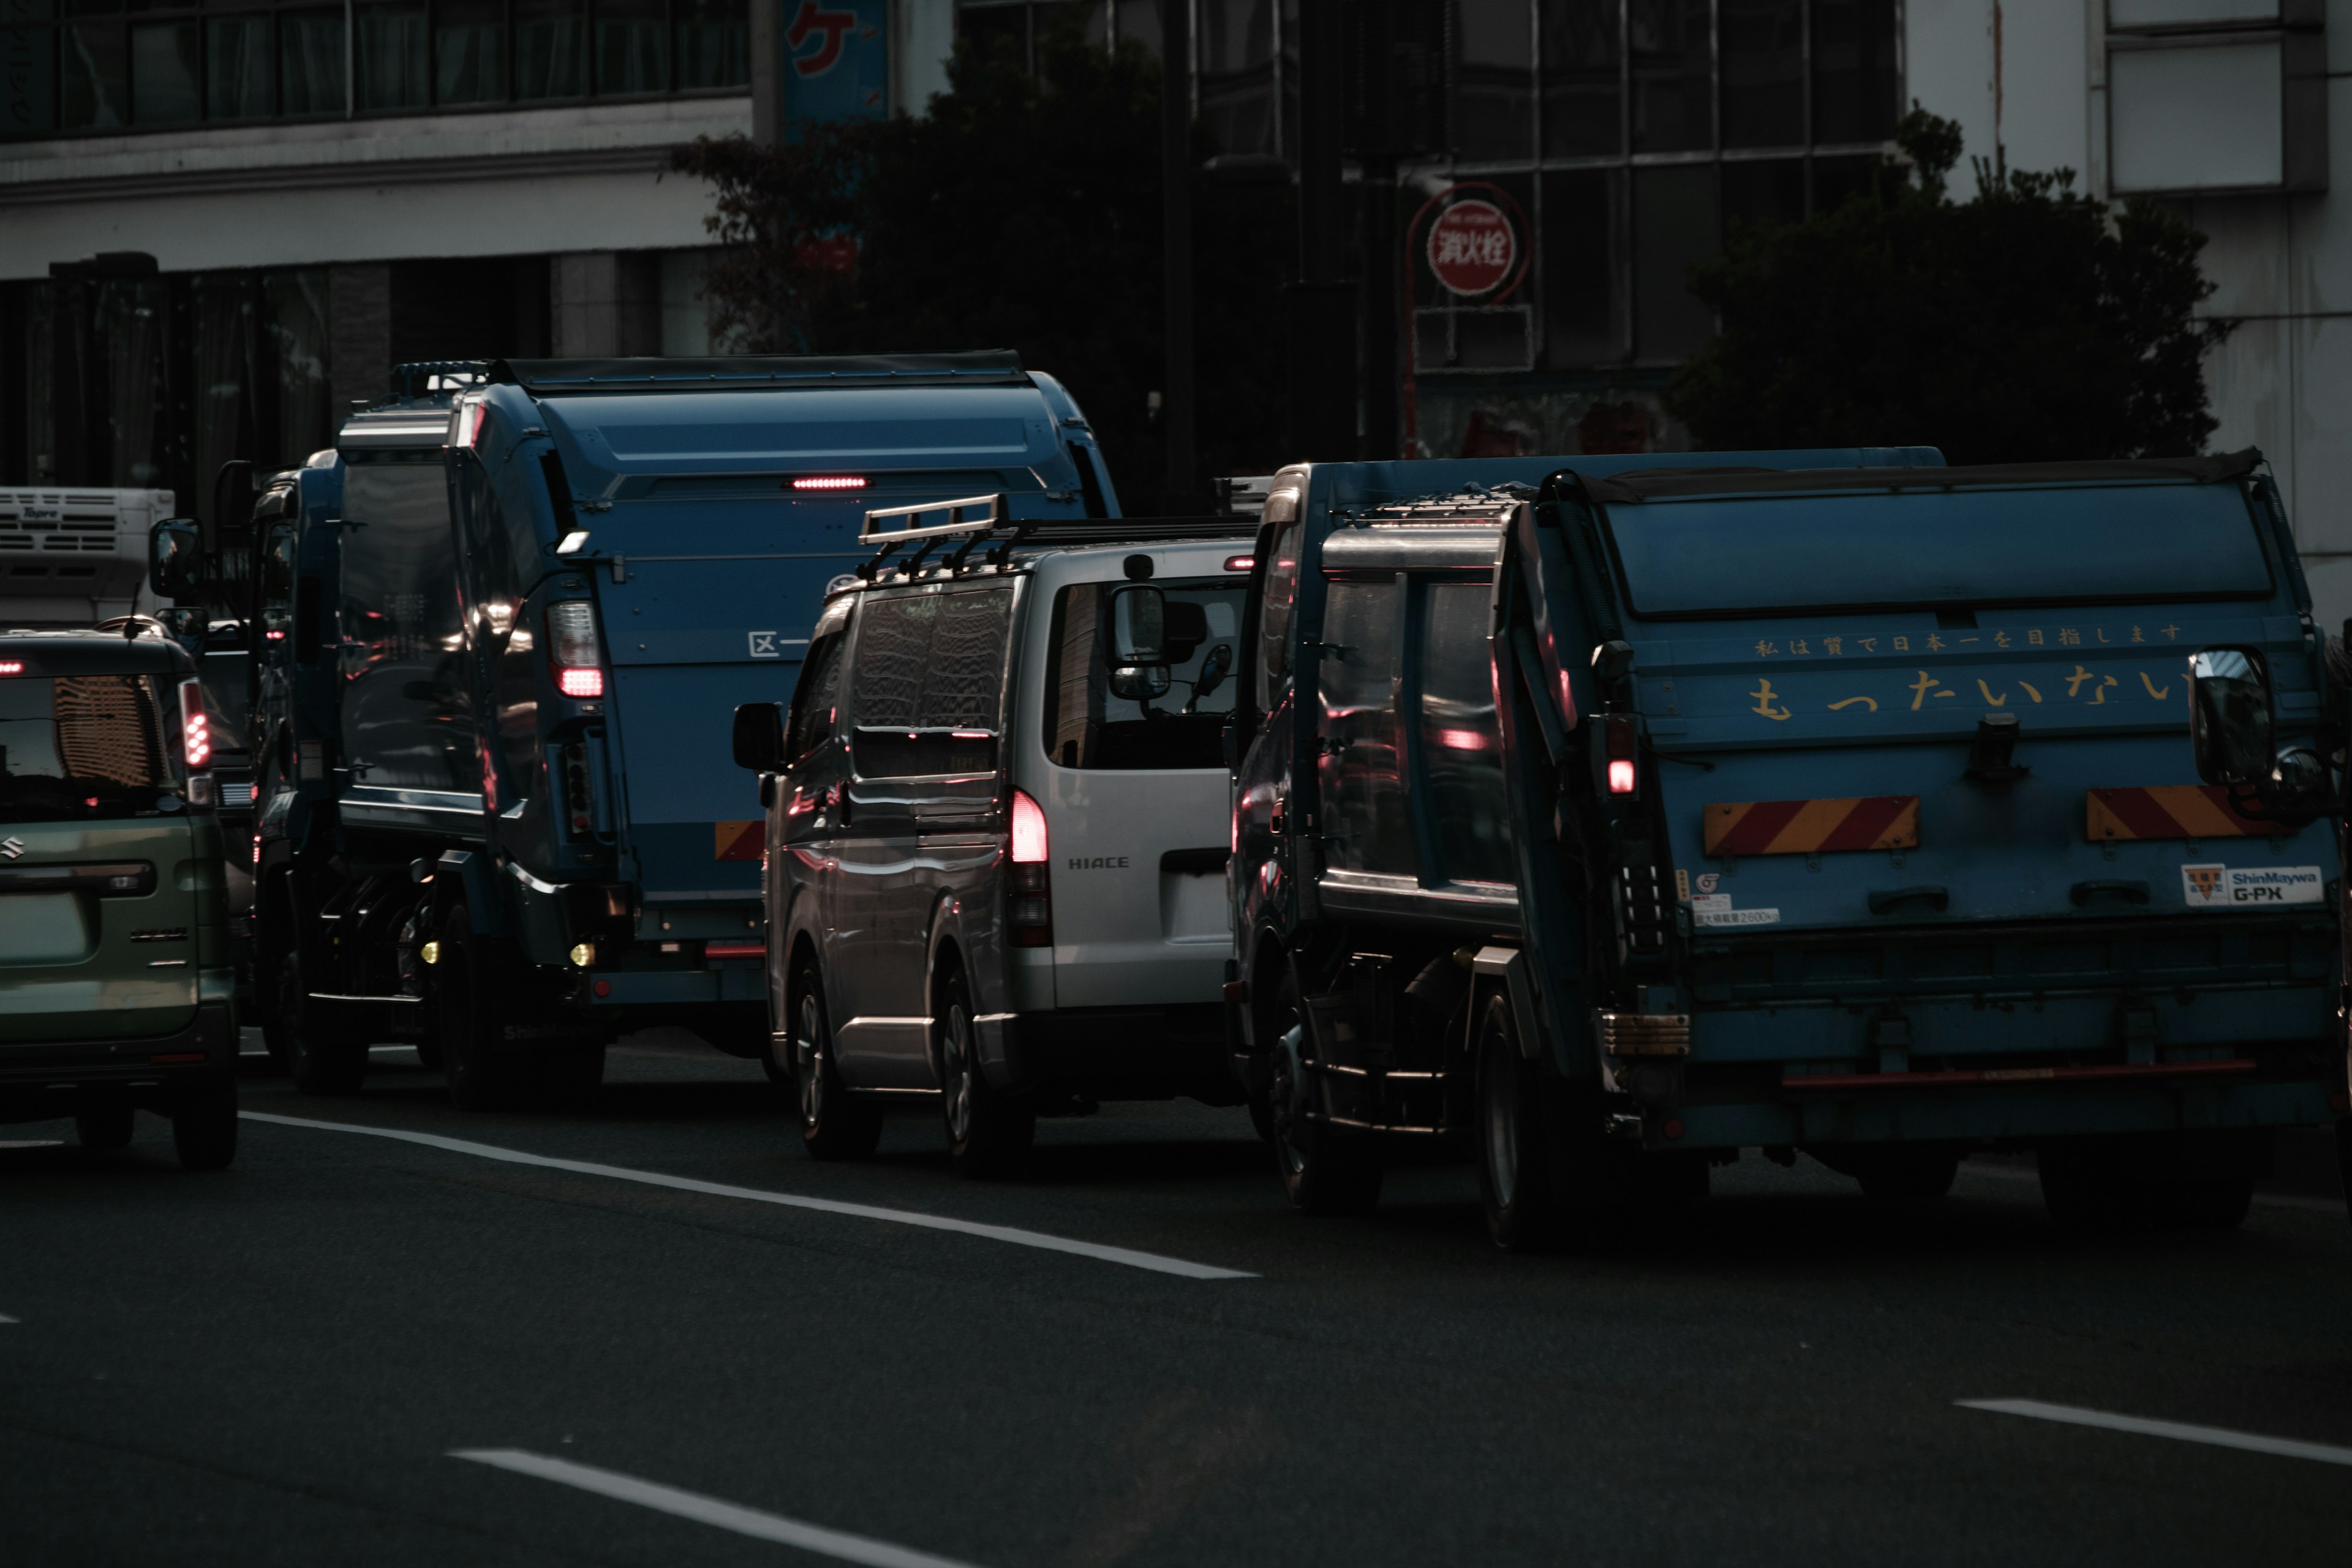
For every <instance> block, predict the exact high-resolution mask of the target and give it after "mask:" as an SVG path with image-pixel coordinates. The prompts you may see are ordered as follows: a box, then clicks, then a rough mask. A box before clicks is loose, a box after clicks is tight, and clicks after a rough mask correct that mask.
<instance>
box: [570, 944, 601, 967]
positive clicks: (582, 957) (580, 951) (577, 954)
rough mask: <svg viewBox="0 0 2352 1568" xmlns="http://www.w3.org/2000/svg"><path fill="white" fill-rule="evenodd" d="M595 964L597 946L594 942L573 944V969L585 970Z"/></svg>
mask: <svg viewBox="0 0 2352 1568" xmlns="http://www.w3.org/2000/svg"><path fill="white" fill-rule="evenodd" d="M595 962H596V944H595V943H594V942H577V943H574V944H573V946H572V967H573V968H575V969H585V968H587V967H588V966H589V965H590V964H592V963H595Z"/></svg>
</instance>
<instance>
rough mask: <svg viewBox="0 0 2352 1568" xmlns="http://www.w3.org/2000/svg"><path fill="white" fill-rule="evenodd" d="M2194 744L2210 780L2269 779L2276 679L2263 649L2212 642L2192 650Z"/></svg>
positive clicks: (2191, 732)
mask: <svg viewBox="0 0 2352 1568" xmlns="http://www.w3.org/2000/svg"><path fill="white" fill-rule="evenodd" d="M2189 751H2190V752H2191V753H2192V754H2193V755H2194V756H2195V757H2196V759H2197V776H2198V777H2199V778H2200V779H2203V780H2204V781H2205V782H2206V783H2207V784H2266V783H2268V782H2269V780H2270V776H2271V770H2272V768H2273V766H2274V765H2275V761H2276V756H2275V748H2274V745H2273V741H2272V723H2271V683H2270V678H2269V676H2268V675H2267V674H2266V673H2265V672H2264V671H2263V665H2262V659H2261V657H2260V656H2259V655H2257V654H2254V653H2251V652H2248V651H2247V650H2245V649H2242V648H2234V647H2212V648H2205V649H2202V650H2200V652H2197V653H2193V654H2191V655H2189Z"/></svg>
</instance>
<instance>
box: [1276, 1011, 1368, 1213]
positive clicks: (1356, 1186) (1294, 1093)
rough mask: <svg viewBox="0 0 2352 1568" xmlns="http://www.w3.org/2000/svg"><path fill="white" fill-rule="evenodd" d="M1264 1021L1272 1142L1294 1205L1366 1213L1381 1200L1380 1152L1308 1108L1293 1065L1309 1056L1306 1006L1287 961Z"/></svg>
mask: <svg viewBox="0 0 2352 1568" xmlns="http://www.w3.org/2000/svg"><path fill="white" fill-rule="evenodd" d="M1266 1023H1267V1025H1268V1034H1269V1035H1270V1037H1271V1039H1272V1043H1273V1051H1272V1061H1271V1064H1270V1067H1269V1070H1268V1075H1267V1077H1268V1085H1267V1090H1266V1101H1267V1105H1268V1108H1269V1109H1270V1110H1271V1111H1272V1113H1273V1118H1272V1119H1273V1122H1274V1137H1273V1139H1272V1140H1271V1142H1273V1144H1274V1157H1275V1163H1276V1167H1277V1168H1278V1169H1279V1170H1280V1171H1281V1173H1282V1190H1283V1192H1284V1193H1285V1194H1287V1195H1288V1197H1289V1199H1290V1206H1291V1207H1292V1208H1295V1209H1297V1211H1298V1212H1299V1213H1301V1214H1311V1215H1341V1214H1362V1213H1364V1212H1365V1211H1366V1210H1368V1209H1370V1207H1371V1206H1372V1205H1375V1204H1377V1203H1379V1202H1380V1201H1381V1175H1382V1169H1381V1152H1380V1149H1379V1147H1378V1145H1376V1144H1374V1143H1373V1142H1372V1141H1371V1140H1370V1139H1369V1138H1350V1137H1349V1136H1348V1135H1347V1134H1346V1133H1344V1132H1334V1131H1332V1130H1331V1129H1330V1128H1329V1127H1328V1126H1326V1125H1325V1124H1324V1123H1323V1122H1321V1121H1317V1120H1316V1119H1315V1118H1314V1117H1312V1116H1310V1115H1308V1114H1307V1096H1308V1094H1309V1093H1310V1092H1311V1091H1310V1090H1309V1089H1307V1086H1306V1085H1305V1084H1303V1083H1301V1082H1300V1081H1299V1079H1300V1077H1301V1075H1300V1074H1299V1073H1297V1072H1296V1071H1295V1070H1294V1069H1293V1066H1292V1064H1293V1062H1294V1061H1299V1062H1304V1061H1306V1060H1307V1058H1308V1054H1309V1047H1308V1045H1307V1034H1306V1029H1307V1010H1306V1008H1305V1007H1304V1006H1303V1005H1301V1004H1300V1001H1299V996H1298V981H1297V977H1295V976H1293V975H1291V974H1290V973H1284V975H1283V977H1282V984H1280V985H1279V986H1278V987H1276V991H1275V994H1274V1005H1273V1007H1272V1009H1271V1010H1270V1011H1269V1013H1268V1015H1267V1018H1266Z"/></svg>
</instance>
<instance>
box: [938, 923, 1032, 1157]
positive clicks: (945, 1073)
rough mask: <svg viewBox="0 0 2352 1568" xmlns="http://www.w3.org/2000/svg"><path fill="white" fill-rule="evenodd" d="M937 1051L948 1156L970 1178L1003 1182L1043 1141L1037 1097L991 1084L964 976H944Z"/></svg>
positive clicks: (953, 971)
mask: <svg viewBox="0 0 2352 1568" xmlns="http://www.w3.org/2000/svg"><path fill="white" fill-rule="evenodd" d="M936 1005H937V1008H938V1011H937V1013H936V1014H935V1015H934V1016H933V1018H932V1021H931V1046H932V1048H933V1049H934V1050H935V1051H937V1052H938V1053H939V1064H940V1110H941V1111H942V1114H943V1115H944V1117H945V1119H946V1121H947V1133H948V1156H949V1158H950V1159H951V1160H953V1161H954V1162H955V1168H956V1169H957V1171H958V1172H960V1173H962V1174H964V1175H967V1176H1003V1175H1010V1174H1011V1173H1013V1172H1014V1171H1017V1170H1019V1169H1020V1167H1021V1165H1022V1163H1023V1162H1024V1161H1025V1160H1027V1159H1028V1157H1029V1146H1030V1145H1031V1143H1033V1142H1035V1140H1036V1137H1037V1102H1036V1100H1035V1098H1034V1096H1031V1095H1027V1094H1018V1093H1008V1092H1006V1091H1005V1090H1003V1089H997V1088H995V1087H993V1086H992V1085H991V1084H990V1083H989V1081H988V1075H987V1073H986V1072H985V1071H984V1070H983V1069H982V1067H981V1063H980V1033H979V1030H978V1028H977V1027H976V1026H974V1025H973V1023H972V1015H971V988H970V986H968V985H967V984H965V982H964V977H963V971H962V970H961V969H953V968H951V969H949V970H947V971H946V972H945V973H942V974H941V975H940V982H939V990H938V1002H937V1004H936Z"/></svg>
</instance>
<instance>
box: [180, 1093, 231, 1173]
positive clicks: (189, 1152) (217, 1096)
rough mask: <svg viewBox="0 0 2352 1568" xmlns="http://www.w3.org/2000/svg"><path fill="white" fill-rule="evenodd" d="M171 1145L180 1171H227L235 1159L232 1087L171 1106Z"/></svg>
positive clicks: (196, 1095)
mask: <svg viewBox="0 0 2352 1568" xmlns="http://www.w3.org/2000/svg"><path fill="white" fill-rule="evenodd" d="M172 1146H173V1149H174V1150H176V1151H177V1152H178V1153H179V1156H180V1166H181V1168H182V1169H183V1170H188V1171H226V1170H227V1169H228V1167H229V1164H230V1163H231V1162H232V1161H234V1160H235V1159H236V1085H235V1084H233V1083H231V1084H224V1085H222V1086H221V1087H220V1088H218V1089H206V1090H205V1091H204V1092H202V1093H200V1094H193V1095H190V1096H189V1097H188V1098H187V1099H185V1100H181V1101H180V1102H179V1104H178V1105H176V1106H174V1107H173V1110H172Z"/></svg>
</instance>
